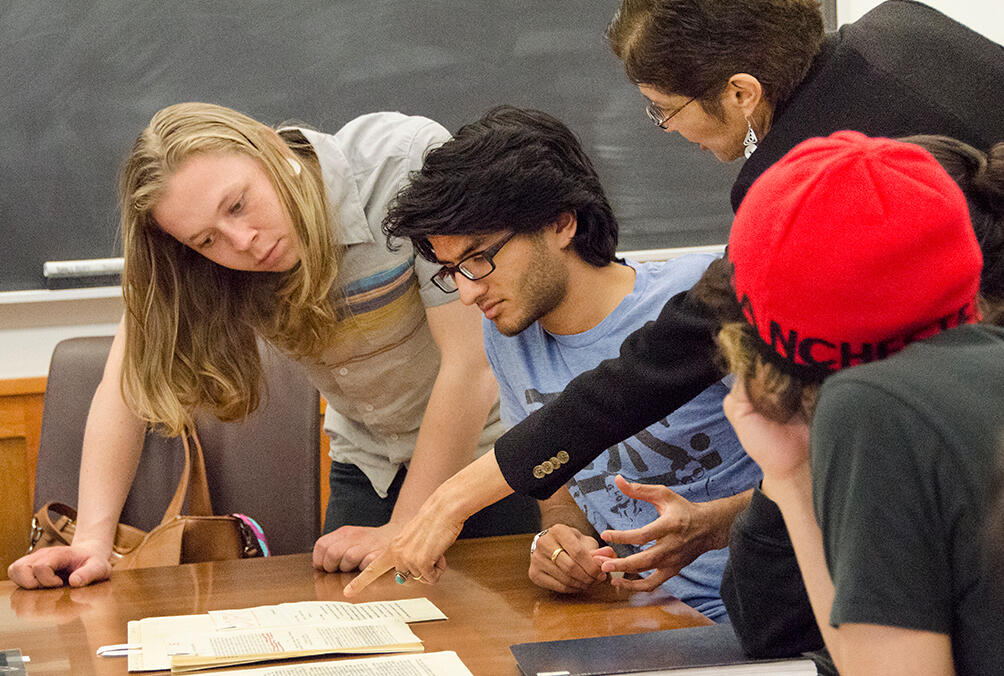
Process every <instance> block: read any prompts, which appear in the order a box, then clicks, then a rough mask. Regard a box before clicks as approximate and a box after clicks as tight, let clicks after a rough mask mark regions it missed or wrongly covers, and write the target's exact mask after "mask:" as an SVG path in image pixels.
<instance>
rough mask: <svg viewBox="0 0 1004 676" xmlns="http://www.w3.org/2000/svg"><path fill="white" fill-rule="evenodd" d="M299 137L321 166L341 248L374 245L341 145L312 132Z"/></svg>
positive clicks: (319, 133) (333, 137) (356, 185)
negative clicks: (307, 145) (371, 243)
mask: <svg viewBox="0 0 1004 676" xmlns="http://www.w3.org/2000/svg"><path fill="white" fill-rule="evenodd" d="M299 131H300V133H302V134H303V136H304V137H305V138H306V139H307V140H308V141H310V145H312V146H313V147H314V152H315V153H316V154H317V159H318V161H319V162H320V165H321V178H322V179H323V181H324V190H325V192H326V193H327V196H328V202H329V203H330V205H331V209H332V210H333V211H334V215H335V217H336V218H337V219H338V224H337V225H338V233H337V237H336V240H337V241H338V243H339V244H342V245H350V244H363V243H366V242H372V241H374V240H373V232H372V231H371V230H370V226H369V223H368V222H367V220H366V211H365V209H363V201H362V198H361V196H360V194H359V186H358V184H357V183H356V180H355V176H353V174H352V167H351V165H350V164H349V160H348V158H347V157H346V156H345V153H344V152H343V151H342V144H341V143H339V142H338V139H337V138H336V137H335V136H332V135H330V134H324V133H321V132H318V131H314V130H313V129H299Z"/></svg>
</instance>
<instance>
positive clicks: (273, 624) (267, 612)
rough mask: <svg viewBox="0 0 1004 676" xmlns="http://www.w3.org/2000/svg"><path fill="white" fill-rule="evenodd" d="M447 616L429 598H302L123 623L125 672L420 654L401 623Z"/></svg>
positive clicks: (415, 639) (417, 641)
mask: <svg viewBox="0 0 1004 676" xmlns="http://www.w3.org/2000/svg"><path fill="white" fill-rule="evenodd" d="M438 619H446V615H444V614H443V613H442V611H440V610H439V609H438V608H436V606H435V605H434V604H433V603H432V602H431V601H429V600H428V599H425V598H421V599H404V600H400V601H381V602H374V603H360V604H351V603H344V602H325V601H304V602H300V603H284V604H280V605H278V606H260V607H257V608H247V609H239V610H227V611H211V612H210V613H204V614H199V615H175V616H167V617H148V618H145V619H142V620H138V621H133V622H129V623H128V641H129V643H130V644H132V645H136V646H139V649H138V650H134V651H131V652H130V653H129V659H128V661H129V671H131V672H135V671H155V670H163V669H171V670H172V671H175V672H179V671H195V670H198V669H206V668H213V667H221V666H228V665H237V664H247V663H251V662H259V661H264V660H276V659H287V658H293V657H304V656H308V655H326V654H360V653H390V652H412V651H421V650H422V649H423V648H422V643H421V640H420V639H419V638H418V637H417V636H415V634H414V633H412V631H411V630H410V629H409V628H408V625H407V624H406V622H424V621H427V620H438Z"/></svg>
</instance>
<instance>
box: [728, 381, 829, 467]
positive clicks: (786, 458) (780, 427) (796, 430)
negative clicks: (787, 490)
mask: <svg viewBox="0 0 1004 676" xmlns="http://www.w3.org/2000/svg"><path fill="white" fill-rule="evenodd" d="M722 407H723V408H724V409H725V417H726V418H728V419H729V422H730V423H732V427H733V428H734V429H735V431H736V436H737V437H739V441H740V442H741V443H742V445H743V448H744V449H745V450H746V453H747V454H748V455H749V456H750V457H751V458H753V460H754V462H756V464H758V465H760V469H761V470H763V475H764V482H765V485H766V484H767V483H776V482H787V481H794V482H797V483H804V479H805V478H806V477H808V470H807V467H808V463H809V426H808V424H806V422H805V421H804V420H803V419H802V417H801V416H796V417H795V418H794V419H792V420H791V421H789V422H786V423H779V422H775V421H773V420H769V419H767V418H765V417H764V416H762V415H760V414H759V413H757V412H756V410H755V409H754V408H753V404H752V403H750V400H749V397H748V396H747V393H746V385H745V383H744V382H743V381H742V380H739V379H737V380H736V382H735V384H734V385H733V386H732V391H731V392H729V394H728V396H726V397H725V399H724V401H723V402H722Z"/></svg>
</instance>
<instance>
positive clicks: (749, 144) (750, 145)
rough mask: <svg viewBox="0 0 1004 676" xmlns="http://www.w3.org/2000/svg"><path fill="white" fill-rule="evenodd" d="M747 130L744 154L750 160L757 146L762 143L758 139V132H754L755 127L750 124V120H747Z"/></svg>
mask: <svg viewBox="0 0 1004 676" xmlns="http://www.w3.org/2000/svg"><path fill="white" fill-rule="evenodd" d="M746 130H747V131H746V138H744V139H743V146H744V147H745V148H746V150H745V151H743V154H744V155H746V159H747V160H748V159H749V158H750V155H752V154H753V153H754V152H756V144H757V143H759V142H760V139H758V138H757V137H756V132H755V131H753V125H752V124H750V121H749V118H746Z"/></svg>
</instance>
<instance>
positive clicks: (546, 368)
mask: <svg viewBox="0 0 1004 676" xmlns="http://www.w3.org/2000/svg"><path fill="white" fill-rule="evenodd" d="M712 260H714V256H711V255H704V254H701V255H691V256H684V257H681V258H676V259H673V260H671V261H666V262H661V263H644V264H638V263H633V262H630V263H629V264H630V265H631V267H633V268H634V269H635V271H636V275H635V284H634V290H633V291H632V292H631V293H630V294H628V296H626V297H625V298H624V300H622V301H621V302H620V304H619V305H618V306H617V307H616V308H614V310H613V311H612V312H611V313H610V314H609V315H607V316H606V317H605V318H604V319H603V321H602V322H600V323H599V324H597V325H596V326H594V327H593V328H591V329H589V330H588V331H584V332H582V333H577V334H573V335H556V334H551V333H548V332H547V331H545V330H544V329H542V328H541V327H540V324H539V323H536V322H535V323H534V324H532V325H531V326H529V327H528V328H527V329H526V330H525V331H523V332H522V333H520V334H519V335H517V336H514V337H511V338H509V337H506V336H503V335H502V334H500V333H499V332H498V329H497V328H495V325H494V324H493V323H492V322H490V321H487V320H486V321H485V322H484V326H483V328H484V335H485V351H486V352H487V354H488V360H489V362H490V363H491V366H492V370H493V371H494V372H495V377H496V378H497V379H498V381H499V385H500V389H501V397H502V420H503V422H504V423H505V424H506V425H507V426H512V425H515V424H516V423H518V422H519V421H521V420H522V419H523V418H525V417H526V416H528V415H529V414H530V413H532V412H533V411H535V410H536V409H538V408H540V407H541V406H543V405H544V404H545V403H547V402H548V401H549V400H551V399H553V398H554V397H556V396H557V395H558V393H560V392H561V391H562V390H563V389H564V387H565V385H567V384H568V382H569V381H570V380H571V379H572V378H574V377H575V376H576V375H578V374H579V373H582V372H583V371H587V370H589V369H592V368H594V367H595V366H597V365H598V364H599V363H600V362H601V361H603V360H604V359H609V358H611V357H616V356H617V354H618V352H619V349H620V345H621V343H622V342H623V341H624V339H625V338H626V337H627V336H628V334H630V333H632V332H633V331H634V330H635V329H637V328H639V327H641V326H642V325H643V324H644V323H646V322H648V321H651V320H654V319H655V318H656V317H657V316H658V314H659V312H660V311H661V310H662V307H663V305H665V303H666V301H668V300H669V299H670V298H671V297H672V296H674V295H676V294H677V293H679V292H681V291H685V290H687V289H689V288H690V287H691V286H693V285H694V284H695V283H696V282H697V280H698V279H700V277H701V275H702V274H703V273H704V270H705V268H707V266H708V265H709V264H710V263H711V261H712ZM726 394H728V386H727V385H726V384H725V383H724V382H718V383H715V384H714V385H712V386H711V387H709V388H708V389H707V390H705V391H704V392H702V393H701V394H699V395H698V396H697V397H695V398H694V399H692V400H691V401H690V402H688V403H687V404H685V405H684V406H682V407H680V408H679V409H677V410H676V411H674V412H673V413H672V414H671V415H669V416H667V417H666V418H665V419H663V420H661V421H659V422H657V423H655V424H654V425H651V426H650V427H648V428H646V429H645V430H643V431H641V432H639V433H638V434H636V435H635V436H633V437H631V438H630V439H627V440H625V441H623V442H621V443H619V444H617V445H616V446H612V447H611V448H608V449H607V450H606V451H604V452H603V453H602V454H601V455H600V456H599V457H597V458H596V459H595V460H594V461H593V462H592V463H590V464H589V465H587V466H586V467H585V468H584V469H582V470H581V471H579V472H578V473H577V474H576V475H575V476H574V477H573V479H572V480H571V481H570V482H569V483H568V489H569V492H570V493H571V495H572V497H573V498H574V499H575V502H576V503H577V504H578V505H579V507H580V508H581V509H582V511H583V512H584V514H585V516H586V518H587V519H588V520H589V522H590V523H591V524H592V525H593V527H594V528H595V529H596V531H597V532H602V531H604V530H607V529H614V530H627V529H634V528H639V527H641V526H643V525H645V524H647V523H650V522H651V521H654V520H655V519H656V517H657V516H658V513H657V512H656V511H655V508H654V507H653V506H652V505H651V504H649V503H647V502H644V501H640V500H632V499H629V498H627V497H626V496H625V495H624V494H623V493H621V492H620V490H619V489H618V488H617V486H616V484H615V483H614V477H615V476H616V475H617V474H620V475H622V476H623V477H624V478H625V479H627V480H628V481H634V482H639V483H647V484H662V485H666V486H669V487H671V488H672V489H673V490H674V491H676V492H677V493H678V494H679V495H681V496H683V497H684V498H686V499H687V500H690V501H692V502H704V501H707V500H714V499H717V498H724V497H728V496H731V495H735V494H737V493H741V492H743V491H745V490H747V489H749V488H752V487H753V486H755V485H756V484H757V483H758V482H759V481H760V476H761V475H760V470H759V468H758V467H757V465H756V463H754V462H753V460H752V459H750V457H749V456H747V455H746V453H745V452H744V451H743V449H742V447H741V446H740V444H739V440H738V439H737V438H736V436H735V432H734V431H733V430H732V426H731V425H730V424H729V422H728V420H726V418H725V414H724V412H723V411H722V399H723V398H724V397H725V395H726ZM646 546H647V545H646ZM614 548H615V549H616V550H618V554H619V555H620V556H626V555H629V554H632V553H635V552H637V551H640V550H641V549H643V548H644V547H633V546H626V545H615V547H614ZM727 556H728V549H727V548H726V549H719V550H714V551H710V552H706V553H705V554H703V555H701V556H700V557H698V558H697V559H696V560H695V561H694V562H692V563H691V564H690V565H689V566H687V567H686V568H684V569H683V570H682V571H681V572H680V574H679V575H677V576H676V577H673V578H671V579H669V580H667V581H666V582H665V583H664V585H663V586H664V588H665V589H666V590H667V591H669V592H670V593H671V594H673V595H674V596H676V597H678V598H680V599H681V600H683V601H684V602H685V603H687V604H689V605H691V606H693V607H694V608H696V609H697V610H699V611H701V612H702V613H704V614H705V615H707V616H708V617H710V618H712V619H716V620H726V619H727V615H726V611H725V607H724V605H723V604H722V600H721V596H720V594H719V591H718V589H719V585H720V584H721V579H722V571H723V570H724V568H725V561H726V558H727Z"/></svg>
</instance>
